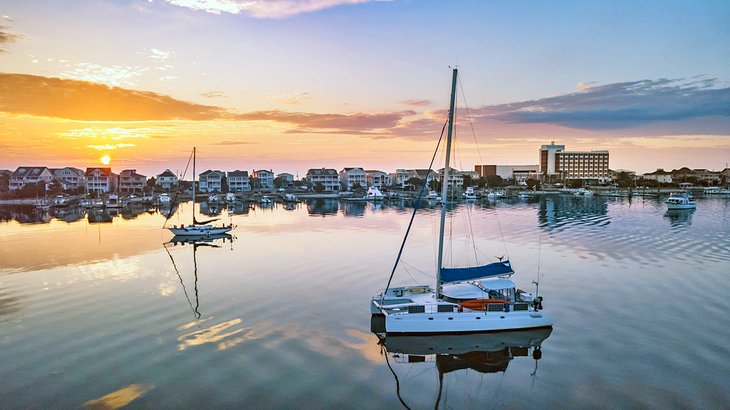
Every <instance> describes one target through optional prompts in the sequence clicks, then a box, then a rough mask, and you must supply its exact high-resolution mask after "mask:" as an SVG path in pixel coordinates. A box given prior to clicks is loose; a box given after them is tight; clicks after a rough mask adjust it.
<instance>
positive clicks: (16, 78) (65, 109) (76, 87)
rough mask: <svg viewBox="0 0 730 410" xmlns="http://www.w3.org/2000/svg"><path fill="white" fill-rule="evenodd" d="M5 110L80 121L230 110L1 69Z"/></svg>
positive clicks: (220, 115) (210, 116)
mask: <svg viewBox="0 0 730 410" xmlns="http://www.w3.org/2000/svg"><path fill="white" fill-rule="evenodd" d="M0 111H4V112H8V113H12V114H26V115H34V116H43V117H55V118H65V119H70V120H80V121H148V120H217V119H224V118H227V117H229V116H230V113H228V111H227V110H225V109H223V108H220V107H214V106H208V105H200V104H194V103H190V102H186V101H180V100H176V99H174V98H171V97H169V96H166V95H162V94H157V93H153V92H149V91H136V90H129V89H124V88H117V87H108V86H106V85H103V84H97V83H92V82H88V81H79V80H69V79H62V78H49V77H41V76H35V75H27V74H6V73H0Z"/></svg>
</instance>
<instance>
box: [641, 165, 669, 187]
mask: <svg viewBox="0 0 730 410" xmlns="http://www.w3.org/2000/svg"><path fill="white" fill-rule="evenodd" d="M642 177H643V178H644V179H651V180H653V181H656V182H659V183H660V184H671V183H672V173H671V172H668V171H665V170H664V169H662V168H659V169H657V170H656V171H654V172H648V173H646V174H644V175H642Z"/></svg>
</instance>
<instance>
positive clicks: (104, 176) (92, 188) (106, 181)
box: [84, 167, 118, 193]
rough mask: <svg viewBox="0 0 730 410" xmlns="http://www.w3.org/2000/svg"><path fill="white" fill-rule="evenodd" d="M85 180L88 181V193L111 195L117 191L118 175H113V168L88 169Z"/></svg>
mask: <svg viewBox="0 0 730 410" xmlns="http://www.w3.org/2000/svg"><path fill="white" fill-rule="evenodd" d="M84 178H85V179H86V191H87V192H96V193H109V192H116V190H117V183H118V180H117V174H115V173H113V172H112V169H111V168H108V167H91V168H86V173H85V174H84Z"/></svg>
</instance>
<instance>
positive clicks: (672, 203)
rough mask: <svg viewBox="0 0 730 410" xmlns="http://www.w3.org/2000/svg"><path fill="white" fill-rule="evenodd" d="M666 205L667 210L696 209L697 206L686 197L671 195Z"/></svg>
mask: <svg viewBox="0 0 730 410" xmlns="http://www.w3.org/2000/svg"><path fill="white" fill-rule="evenodd" d="M664 203H666V204H667V209H670V210H674V209H695V208H697V204H695V203H694V202H693V201H691V200H690V199H689V198H687V197H686V196H685V195H671V196H670V197H669V198H667V200H666V201H664Z"/></svg>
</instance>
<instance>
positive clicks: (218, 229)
mask: <svg viewBox="0 0 730 410" xmlns="http://www.w3.org/2000/svg"><path fill="white" fill-rule="evenodd" d="M192 156H193V223H192V224H191V225H187V226H184V225H180V226H177V225H175V226H172V227H169V228H167V229H169V230H170V232H172V233H173V234H175V235H177V236H211V235H220V234H224V233H226V232H229V231H231V230H232V229H233V224H228V225H225V224H224V225H222V226H213V225H210V223H211V222H214V221H216V220H217V218H216V219H210V220H207V221H198V220H196V219H195V148H193V154H192ZM163 195H164V194H163ZM160 197H162V195H161V196H160ZM170 216H172V212H171V213H170V215H168V219H169V218H170Z"/></svg>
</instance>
